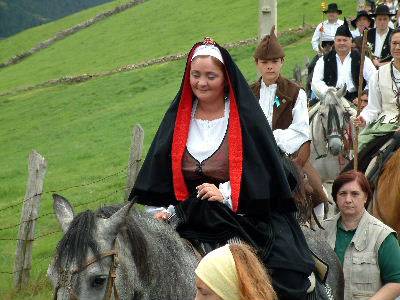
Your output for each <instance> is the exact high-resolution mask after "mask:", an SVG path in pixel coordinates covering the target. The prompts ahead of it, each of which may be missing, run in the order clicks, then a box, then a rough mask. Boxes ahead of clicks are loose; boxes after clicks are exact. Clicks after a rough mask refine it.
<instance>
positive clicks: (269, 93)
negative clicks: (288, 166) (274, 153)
mask: <svg viewBox="0 0 400 300" xmlns="http://www.w3.org/2000/svg"><path fill="white" fill-rule="evenodd" d="M276 89H277V85H276V84H271V85H269V86H267V85H266V84H265V83H264V81H263V80H261V87H260V99H259V103H260V106H261V109H262V110H263V112H264V115H265V117H266V118H267V120H268V123H269V125H270V126H271V127H272V114H273V111H274V109H273V106H274V100H275V95H276ZM280 101H282V99H281V100H280ZM275 105H276V104H275ZM292 117H293V120H292V124H290V126H289V127H288V128H287V129H275V130H274V131H273V132H272V133H273V134H274V138H275V140H276V143H277V144H278V147H279V148H280V149H281V150H282V151H283V152H285V153H288V154H293V153H294V152H296V151H297V150H298V149H299V148H300V146H301V145H303V144H304V143H305V142H307V141H309V140H310V125H309V118H308V108H307V95H306V93H305V92H304V90H302V89H300V91H299V95H298V96H297V100H296V103H295V105H294V107H293V110H292Z"/></svg>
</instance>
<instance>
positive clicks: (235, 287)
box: [195, 245, 240, 300]
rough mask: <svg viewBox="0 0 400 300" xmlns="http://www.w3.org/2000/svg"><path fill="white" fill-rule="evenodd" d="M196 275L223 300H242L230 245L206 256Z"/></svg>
mask: <svg viewBox="0 0 400 300" xmlns="http://www.w3.org/2000/svg"><path fill="white" fill-rule="evenodd" d="M195 273H196V275H197V277H199V278H200V279H201V280H202V281H203V282H204V283H205V284H206V285H207V286H208V287H209V288H210V289H211V290H213V291H214V292H215V293H216V294H217V295H218V296H219V297H221V298H222V299H223V300H240V296H239V280H238V276H237V272H236V265H235V260H234V259H233V256H232V252H231V250H230V249H229V245H225V246H223V247H221V248H218V249H215V250H214V251H211V252H210V253H208V254H207V255H206V256H204V257H203V259H202V260H201V261H200V263H199V265H198V266H197V268H196V270H195Z"/></svg>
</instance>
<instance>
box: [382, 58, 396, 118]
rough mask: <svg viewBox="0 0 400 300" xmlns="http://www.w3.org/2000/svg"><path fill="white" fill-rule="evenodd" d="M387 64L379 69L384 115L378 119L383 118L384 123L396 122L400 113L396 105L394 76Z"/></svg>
mask: <svg viewBox="0 0 400 300" xmlns="http://www.w3.org/2000/svg"><path fill="white" fill-rule="evenodd" d="M391 65H392V64H391V63H389V64H386V65H384V66H382V67H380V68H379V69H378V84H379V90H380V92H381V95H382V113H381V114H380V115H379V117H378V118H381V117H382V118H383V123H389V121H390V122H394V121H395V119H396V117H397V115H398V114H399V111H398V109H397V105H396V94H395V93H394V92H393V87H392V84H393V85H394V82H393V81H392V76H391V75H390V66H391Z"/></svg>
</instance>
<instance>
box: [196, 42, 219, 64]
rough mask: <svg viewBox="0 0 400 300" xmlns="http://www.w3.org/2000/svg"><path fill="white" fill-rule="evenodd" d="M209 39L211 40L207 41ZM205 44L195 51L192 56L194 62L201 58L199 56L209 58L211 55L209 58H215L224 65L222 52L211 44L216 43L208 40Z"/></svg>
mask: <svg viewBox="0 0 400 300" xmlns="http://www.w3.org/2000/svg"><path fill="white" fill-rule="evenodd" d="M207 39H209V40H207ZM209 41H211V42H209ZM205 42H206V43H207V44H204V45H200V46H199V47H197V48H196V50H194V53H193V56H192V61H193V59H194V58H195V57H196V56H199V55H207V56H208V55H209V56H212V57H215V58H216V59H218V60H219V61H220V62H222V63H224V59H223V58H222V54H221V51H219V49H218V47H216V46H215V45H213V44H211V43H214V41H213V40H212V39H210V38H206V39H205Z"/></svg>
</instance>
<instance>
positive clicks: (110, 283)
mask: <svg viewBox="0 0 400 300" xmlns="http://www.w3.org/2000/svg"><path fill="white" fill-rule="evenodd" d="M108 256H111V265H110V270H109V272H108V277H107V288H106V291H105V292H104V297H103V300H109V299H111V295H112V292H113V291H114V299H115V300H119V299H120V298H119V294H118V291H117V288H116V286H115V278H116V276H117V274H116V271H117V267H118V251H117V249H116V240H115V239H114V242H113V249H112V250H110V251H106V252H103V253H101V254H100V255H99V256H98V257H92V258H90V259H89V260H88V261H87V262H86V263H85V264H84V265H83V266H81V267H78V268H76V269H75V270H72V271H71V272H68V271H67V272H62V276H61V279H65V277H66V276H68V277H72V275H75V274H78V273H80V272H82V271H83V270H85V269H86V268H87V267H89V266H90V265H91V264H93V263H95V262H97V261H99V260H101V259H103V258H105V257H108ZM66 282H68V280H61V284H60V279H59V282H58V284H57V286H56V288H55V290H54V298H53V299H54V300H57V293H58V290H59V289H60V287H65V288H66V289H67V290H68V291H69V295H70V299H71V300H77V299H78V297H77V296H76V295H75V293H74V291H73V289H72V287H71V283H69V284H66V285H65V283H66Z"/></svg>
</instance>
